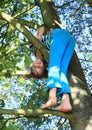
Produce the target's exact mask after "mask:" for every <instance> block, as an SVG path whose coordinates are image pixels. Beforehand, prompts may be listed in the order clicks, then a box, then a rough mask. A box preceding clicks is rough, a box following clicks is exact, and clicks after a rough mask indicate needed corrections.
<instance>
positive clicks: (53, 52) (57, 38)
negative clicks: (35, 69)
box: [46, 28, 75, 97]
mask: <svg viewBox="0 0 92 130" xmlns="http://www.w3.org/2000/svg"><path fill="white" fill-rule="evenodd" d="M50 40H51V41H50V57H49V66H48V82H47V86H46V90H47V91H49V90H50V89H51V88H57V96H58V97H61V95H62V94H63V93H69V94H70V93H71V92H70V87H69V83H68V79H67V69H68V65H69V62H70V59H71V57H72V55H73V52H74V48H75V41H74V38H73V37H72V36H71V35H70V33H69V32H67V31H66V30H62V29H59V28H57V29H54V30H53V31H52V32H51V39H50Z"/></svg>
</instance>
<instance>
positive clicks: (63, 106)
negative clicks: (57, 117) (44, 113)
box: [55, 94, 72, 112]
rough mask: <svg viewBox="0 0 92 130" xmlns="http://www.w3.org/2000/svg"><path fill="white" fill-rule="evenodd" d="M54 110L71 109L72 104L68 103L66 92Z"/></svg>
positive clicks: (65, 110)
mask: <svg viewBox="0 0 92 130" xmlns="http://www.w3.org/2000/svg"><path fill="white" fill-rule="evenodd" d="M55 110H58V111H61V112H70V111H72V105H71V103H70V99H69V95H68V94H64V96H63V97H62V103H61V104H60V106H58V107H57V108H55Z"/></svg>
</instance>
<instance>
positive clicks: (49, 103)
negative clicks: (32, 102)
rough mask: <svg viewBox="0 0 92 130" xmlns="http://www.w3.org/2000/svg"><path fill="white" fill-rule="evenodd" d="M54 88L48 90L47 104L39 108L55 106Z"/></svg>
mask: <svg viewBox="0 0 92 130" xmlns="http://www.w3.org/2000/svg"><path fill="white" fill-rule="evenodd" d="M56 91H57V89H56V88H51V89H50V90H49V99H48V101H47V103H46V104H45V105H43V106H41V107H40V108H48V107H51V106H55V105H56Z"/></svg>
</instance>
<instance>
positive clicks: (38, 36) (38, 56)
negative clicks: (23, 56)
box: [35, 27, 44, 58]
mask: <svg viewBox="0 0 92 130" xmlns="http://www.w3.org/2000/svg"><path fill="white" fill-rule="evenodd" d="M43 34H44V27H40V28H39V29H38V32H37V34H36V38H37V39H38V40H39V41H40V42H41V41H42V35H43ZM35 55H36V58H41V57H42V55H41V52H40V50H39V49H36V51H35Z"/></svg>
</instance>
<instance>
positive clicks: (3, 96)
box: [0, 0, 92, 130]
mask: <svg viewBox="0 0 92 130" xmlns="http://www.w3.org/2000/svg"><path fill="white" fill-rule="evenodd" d="M54 2H55V5H56V8H57V11H58V14H59V16H60V19H61V21H62V22H63V24H64V25H65V27H66V28H67V30H69V31H70V32H71V33H72V34H73V35H74V37H75V39H76V42H77V43H76V51H77V52H78V55H79V57H80V61H81V64H82V66H83V68H84V72H85V75H86V77H87V82H88V84H89V87H90V86H91V85H92V82H91V78H92V72H91V71H92V69H91V67H92V54H91V53H92V47H91V40H92V39H91V35H92V34H91V33H92V32H91V25H92V21H91V18H92V8H91V7H87V5H86V3H85V1H83V0H82V1H80V0H75V1H73V0H69V1H68V0H64V1H61V0H58V1H56V0H54ZM0 11H3V12H5V13H8V14H9V15H11V16H13V17H16V18H18V19H24V20H27V21H29V22H30V23H33V24H36V25H41V24H42V23H43V19H42V16H41V14H40V10H39V8H38V7H35V4H34V1H33V0H25V1H24V0H11V1H7V0H3V1H0ZM27 28H28V30H29V31H30V32H32V33H33V34H35V32H36V31H35V30H34V29H33V28H31V29H30V27H27ZM32 52H33V48H32V46H31V44H30V43H29V42H28V39H26V37H25V36H24V35H23V34H22V33H20V32H19V31H18V30H16V29H15V28H14V27H13V26H11V25H10V24H9V23H8V22H6V21H4V20H1V19H0V76H1V75H3V72H4V71H7V75H4V76H2V77H0V106H3V107H4V108H11V109H12V108H33V109H36V108H38V107H39V106H40V105H41V104H43V103H44V102H45V101H46V99H47V96H48V95H47V94H46V92H45V89H44V88H45V85H46V79H43V80H36V79H30V80H25V78H24V77H18V76H12V77H11V75H10V72H16V70H26V69H29V66H30V64H31V63H32V61H33V59H32ZM90 88H91V87H90ZM1 101H2V102H1ZM0 117H2V115H1V116H0ZM4 118H5V119H3V117H2V119H1V118H0V119H1V121H0V128H3V130H11V129H17V130H22V129H23V130H26V129H27V130H29V129H35V130H36V129H49V130H50V129H62V128H63V129H65V127H64V126H66V124H67V123H66V124H64V125H63V126H61V124H62V120H61V121H60V122H59V120H60V119H59V118H57V117H52V118H51V117H37V118H32V117H31V118H28V119H25V118H18V117H14V119H12V118H13V117H10V116H8V117H7V116H4ZM9 118H10V119H11V120H10V119H9ZM52 120H53V121H52ZM58 122H59V123H58ZM47 124H48V125H47ZM56 124H59V125H58V126H57V127H56ZM51 126H52V128H51Z"/></svg>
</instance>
